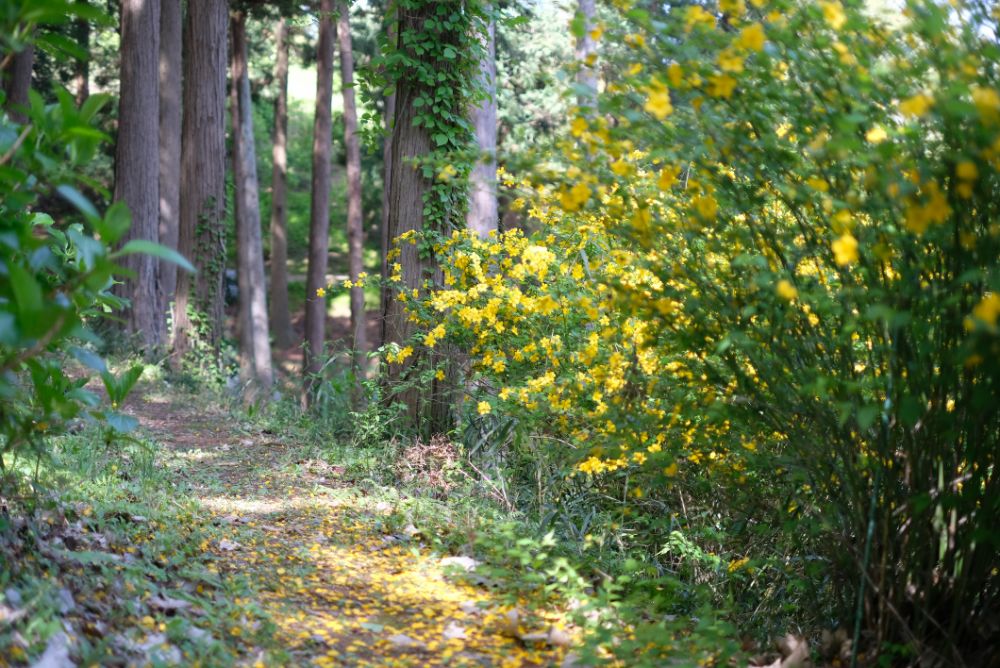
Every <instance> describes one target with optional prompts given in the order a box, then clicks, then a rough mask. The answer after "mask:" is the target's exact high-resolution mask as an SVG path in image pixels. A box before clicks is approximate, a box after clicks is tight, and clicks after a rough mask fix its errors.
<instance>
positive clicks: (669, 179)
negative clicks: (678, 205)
mask: <svg viewBox="0 0 1000 668" xmlns="http://www.w3.org/2000/svg"><path fill="white" fill-rule="evenodd" d="M680 173H681V168H680V167H671V166H669V165H667V166H664V167H663V169H661V170H660V176H659V178H658V179H657V180H656V186H657V187H658V188H659V189H660V190H670V188H671V187H672V186H673V185H674V184H675V183H677V176H678V175H679V174H680Z"/></svg>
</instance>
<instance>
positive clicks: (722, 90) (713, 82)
mask: <svg viewBox="0 0 1000 668" xmlns="http://www.w3.org/2000/svg"><path fill="white" fill-rule="evenodd" d="M735 89H736V79H734V78H732V77H731V76H729V75H728V74H714V75H712V76H711V77H709V80H708V94H709V95H711V96H712V97H721V98H729V97H732V95H733V91H734V90H735Z"/></svg>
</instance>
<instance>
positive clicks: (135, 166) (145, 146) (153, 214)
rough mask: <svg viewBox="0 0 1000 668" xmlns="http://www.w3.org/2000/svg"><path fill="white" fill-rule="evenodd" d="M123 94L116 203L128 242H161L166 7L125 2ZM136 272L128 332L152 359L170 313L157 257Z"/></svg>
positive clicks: (129, 293) (155, 0) (142, 258)
mask: <svg viewBox="0 0 1000 668" xmlns="http://www.w3.org/2000/svg"><path fill="white" fill-rule="evenodd" d="M121 44H122V46H121V93H120V103H119V108H118V142H117V145H116V155H115V200H121V201H124V202H125V203H126V204H128V207H129V209H131V211H132V226H131V227H130V228H129V231H128V233H127V234H126V237H125V241H128V240H131V239H142V240H147V241H157V240H159V237H160V235H159V204H158V202H159V191H160V186H159V182H160V175H159V170H158V166H157V161H156V160H154V159H153V156H155V155H157V153H158V152H159V143H158V142H159V135H160V128H159V126H160V122H159V117H160V114H159V88H160V84H159V77H158V75H157V69H158V63H159V54H160V3H159V0H124V1H123V2H122V7H121ZM124 265H125V266H126V267H127V268H128V269H130V270H131V271H132V272H134V276H132V277H129V278H127V279H126V280H125V283H124V284H123V285H122V286H121V294H122V295H123V296H125V297H127V298H128V299H129V300H130V301H131V307H130V308H129V309H128V311H127V312H126V313H125V330H126V332H128V333H129V334H134V335H137V336H138V338H139V340H141V342H142V344H143V346H144V347H145V349H146V353H147V354H150V353H152V352H153V351H155V350H156V349H157V348H159V347H160V346H162V345H163V343H164V317H163V316H164V313H163V309H162V308H160V299H159V293H158V291H157V287H156V266H157V262H156V260H155V258H153V257H151V256H149V255H141V254H135V255H129V256H127V257H126V258H125V259H124Z"/></svg>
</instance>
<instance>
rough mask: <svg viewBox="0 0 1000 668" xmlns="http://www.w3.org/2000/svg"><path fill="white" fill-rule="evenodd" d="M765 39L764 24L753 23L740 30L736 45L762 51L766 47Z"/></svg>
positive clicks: (749, 49)
mask: <svg viewBox="0 0 1000 668" xmlns="http://www.w3.org/2000/svg"><path fill="white" fill-rule="evenodd" d="M764 40H765V37H764V26H762V25H761V24H759V23H751V24H750V25H748V26H747V27H746V28H743V30H741V31H740V36H739V37H737V38H736V46H738V47H740V48H741V49H746V50H748V51H761V50H763V49H764Z"/></svg>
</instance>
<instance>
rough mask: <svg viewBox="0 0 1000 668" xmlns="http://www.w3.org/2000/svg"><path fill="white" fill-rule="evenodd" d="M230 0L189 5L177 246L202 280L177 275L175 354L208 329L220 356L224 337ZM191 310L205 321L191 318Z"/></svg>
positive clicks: (177, 356)
mask: <svg viewBox="0 0 1000 668" xmlns="http://www.w3.org/2000/svg"><path fill="white" fill-rule="evenodd" d="M226 5H227V3H226V0H198V1H197V2H190V3H188V8H187V16H186V17H185V21H184V53H185V56H186V57H185V58H184V99H183V103H184V112H183V118H182V120H181V128H182V129H181V218H180V235H179V238H178V250H179V251H180V252H181V253H182V254H183V255H184V256H186V257H188V258H190V259H191V260H192V261H193V263H194V265H195V268H196V269H197V270H198V280H197V282H195V283H192V277H191V276H190V275H189V274H187V273H186V272H180V273H178V275H177V295H176V298H175V300H174V353H175V360H176V361H179V360H180V359H181V358H182V357H183V356H184V355H186V354H187V353H188V352H189V350H190V348H191V345H192V339H194V338H195V337H196V336H198V334H196V331H195V327H196V325H197V326H198V328H199V329H200V330H202V331H203V332H204V334H205V335H206V338H207V342H206V343H207V344H208V345H209V346H210V347H211V348H212V349H213V351H214V352H215V354H216V355H218V351H219V343H220V341H221V338H222V325H223V320H222V317H223V293H222V285H223V284H222V280H223V276H224V274H225V272H224V269H225V262H226V229H225V224H226V116H225V114H226V22H227V16H228V9H227V6H226ZM189 308H190V310H191V311H193V312H195V313H197V314H198V318H199V319H200V322H199V323H195V322H193V321H192V320H191V318H190V313H189Z"/></svg>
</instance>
